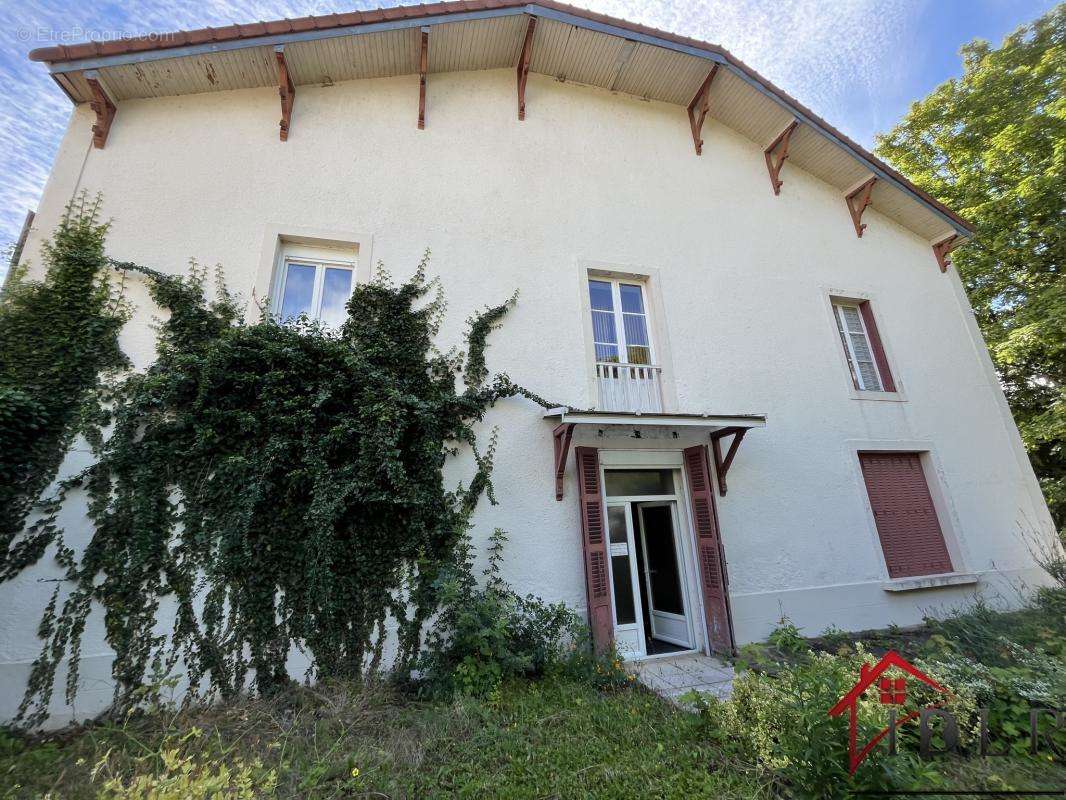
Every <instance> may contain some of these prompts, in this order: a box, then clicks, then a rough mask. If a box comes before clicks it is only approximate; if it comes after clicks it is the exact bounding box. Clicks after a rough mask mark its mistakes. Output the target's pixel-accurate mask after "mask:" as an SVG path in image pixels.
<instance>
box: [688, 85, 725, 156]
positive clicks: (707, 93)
mask: <svg viewBox="0 0 1066 800" xmlns="http://www.w3.org/2000/svg"><path fill="white" fill-rule="evenodd" d="M717 73H718V65H717V64H714V65H713V66H712V67H711V71H710V72H708V73H707V77H706V78H704V79H703V83H702V84H701V85H700V89H699V91H698V92H696V96H695V97H693V98H692V102H691V103H689V104H688V124H689V127H690V128H691V129H692V142H693V144H695V145H696V155H702V154H703V139H702V138H701V136H702V135H703V121H704V120H705V119H707V112H708V111H710V110H711V83H712V82H713V81H714V76H715V75H716V74H717Z"/></svg>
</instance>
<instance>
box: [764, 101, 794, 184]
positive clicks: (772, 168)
mask: <svg viewBox="0 0 1066 800" xmlns="http://www.w3.org/2000/svg"><path fill="white" fill-rule="evenodd" d="M797 125H799V120H798V119H794V120H792V122H790V123H788V125H787V126H785V129H784V130H783V131H781V133H779V134H777V136H776V137H775V138H774V140H773V141H772V142H770V144H769V146H768V147H767V148H766V149H765V150H763V156H764V157H765V158H766V170H767V172H769V173H770V186H771V187H772V188H773V190H774V194H775V195H777V194H781V183H782V181H781V168H782V167H783V166H785V159H786V158H788V143H789V140H790V139H791V138H792V131H794V130H796V126H797ZM775 154H776V156H777V159H776V160H775V159H774V156H775Z"/></svg>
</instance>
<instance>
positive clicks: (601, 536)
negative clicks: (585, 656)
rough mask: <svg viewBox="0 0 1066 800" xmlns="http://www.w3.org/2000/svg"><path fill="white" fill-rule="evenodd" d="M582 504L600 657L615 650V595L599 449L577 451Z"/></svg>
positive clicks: (595, 643)
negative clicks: (612, 646)
mask: <svg viewBox="0 0 1066 800" xmlns="http://www.w3.org/2000/svg"><path fill="white" fill-rule="evenodd" d="M574 453H575V455H576V457H577V480H578V486H579V489H580V501H581V543H582V547H583V549H584V551H585V591H586V593H587V595H588V604H589V605H588V611H589V628H590V629H591V631H592V644H593V647H595V649H596V652H597V653H602V652H603V651H604V650H606V649H607V648H609V647H610V646H611V642H612V641H613V639H614V623H613V622H612V620H611V591H610V580H609V578H608V572H607V519H606V514H605V513H604V509H603V499H602V497H601V494H600V458H599V453H598V452H597V450H596V448H595V447H575V448H574Z"/></svg>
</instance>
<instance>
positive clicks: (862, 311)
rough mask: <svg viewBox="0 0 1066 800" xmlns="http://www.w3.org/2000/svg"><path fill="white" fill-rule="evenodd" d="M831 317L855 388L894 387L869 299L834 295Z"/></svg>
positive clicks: (890, 389) (884, 389) (880, 389)
mask: <svg viewBox="0 0 1066 800" xmlns="http://www.w3.org/2000/svg"><path fill="white" fill-rule="evenodd" d="M833 317H834V318H835V320H836V326H837V333H838V334H839V336H840V343H841V345H842V346H843V348H844V358H845V360H846V361H847V363H848V370H849V371H850V372H851V382H852V385H853V386H854V387H855V389H856V390H858V391H860V392H894V391H896V386H895V382H894V381H893V380H892V373H891V372H890V371H889V369H888V359H887V358H886V357H885V350H884V347H882V345H881V337H880V336H879V335H878V333H877V325H876V323H875V322H874V317H873V311H872V310H871V308H870V303H869V302H868V301H861V302H856V301H850V300H837V299H834V300H833Z"/></svg>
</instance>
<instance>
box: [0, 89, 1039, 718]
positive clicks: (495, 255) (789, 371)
mask: <svg viewBox="0 0 1066 800" xmlns="http://www.w3.org/2000/svg"><path fill="white" fill-rule="evenodd" d="M417 80H418V78H417V76H405V77H398V78H390V79H378V80H366V81H349V82H341V83H337V84H336V85H333V86H330V87H328V88H324V87H316V86H306V87H301V88H300V90H299V93H298V96H297V100H296V108H295V111H294V116H293V124H292V129H291V133H290V136H289V140H288V141H287V142H281V141H279V140H278V135H277V116H278V103H277V90H276V89H270V88H264V89H252V90H243V91H228V92H218V93H214V94H200V95H189V96H179V97H169V98H157V99H147V100H129V101H126V102H124V103H123V104H122V105H121V107H120V113H119V115H118V116H117V118H116V120H115V123H114V125H113V128H112V130H111V132H110V137H109V139H108V142H107V146H106V148H104V149H102V150H98V149H93V148H92V146H91V134H90V128H91V125H92V122H93V115H92V113H91V112H90V111H89V109H88V108H87V107H85V106H79V107H77V108H76V109H75V110H74V112H73V115H72V118H71V122H70V127H69V130H68V133H67V135H66V137H65V139H64V140H63V143H62V145H61V147H60V150H59V153H58V155H57V157H56V161H55V166H54V169H53V173H52V176H51V178H50V180H49V182H48V185H47V188H46V191H45V193H44V197H43V198H42V201H41V205H40V208H39V211H38V214H37V216H36V220H35V222H34V225H33V229H32V230H31V233H30V236H29V239H28V242H27V245H26V248H25V251H24V254H23V261H24V262H29V263H31V265H32V267H31V275H33V274H35V273H37V274H39V271H40V267H41V256H40V246H41V244H42V242H44V241H45V240H46V239H47V238H48V237H49V236H50V234H51V231H52V230H53V229H54V227H55V224H56V222H57V220H58V218H59V216H60V214H61V212H62V209H63V206H64V204H65V203H67V202H68V200H69V199H70V198H71V196H72V195H74V194H75V193H77V192H79V191H81V190H86V191H88V192H89V193H96V192H100V193H102V197H103V213H104V216H105V218H109V219H111V220H112V227H111V230H110V234H109V237H108V242H107V247H108V252H109V255H111V256H112V257H114V258H116V259H120V260H130V261H135V262H138V263H141V264H145V265H149V266H152V267H154V268H157V269H161V270H163V271H166V272H172V273H180V272H182V271H183V270H185V269H186V266H187V261H188V259H190V258H195V259H197V260H198V261H199V262H201V263H204V264H208V265H213V264H215V263H219V264H222V265H223V267H224V270H225V275H226V278H227V281H228V284H229V287H230V289H232V290H234V291H236V292H238V293H240V294H242V295H243V296H244V297H245V298H248V299H250V298H251V297H252V295H253V293H254V295H255V296H256V297H259V298H263V297H267V296H269V294H270V291H271V280H272V270H273V265H274V264H275V261H276V248H277V245H278V241H279V237H282V238H285V237H289V238H300V239H301V240H302V241H315V240H318V241H325V242H330V243H334V244H336V243H343V244H346V246H348V247H349V248H350V249H351V250H352V251H356V250H357V252H358V265H359V268H358V277H359V279H360V280H366V279H367V278H368V277H369V276H370V274H371V270H372V268H373V265H375V264H376V263H377V262H378V261H381V262H383V263H384V264H385V265H386V266H387V268H388V269H389V271H390V272H392V273H393V274H394V275H397V276H399V277H403V276H405V275H407V274H409V273H410V272H411V271H412V270H413V269H414V267H415V265H416V264H417V262H418V260H419V258H420V256H421V254H422V252H423V251H424V250H425V249H426V248H429V249H431V251H432V261H431V264H430V274H431V275H432V276H437V277H439V278H440V280H441V282H442V284H443V288H444V291H445V294H446V297H447V300H448V315H447V320H446V322H445V326H444V328H443V330H442V331H441V334H440V344H441V345H442V347H444V348H447V347H448V346H450V345H453V344H459V343H460V342H461V337H462V333H463V329H464V320H465V319H466V318H467V317H468V316H469V315H470V313H471V312H473V311H475V310H477V309H479V308H481V307H483V306H485V305H486V304H494V303H497V302H499V301H501V300H503V299H505V298H507V297H508V296H509V295H510V294H511V293H512V292H513V291H514V290H515V289H518V290H519V291H520V293H521V294H520V299H519V302H518V304H517V306H516V307H515V308H514V309H513V311H512V312H511V313H510V314H508V316H507V318H506V319H505V321H504V324H503V327H502V329H501V330H500V331H498V332H497V333H495V334H494V335H493V336H492V338H491V340H490V344H491V347H490V349H489V351H488V362H489V368H490V370H492V371H506V372H508V374H509V375H510V376H511V377H512V378H513V379H514V380H515V381H516V382H517V383H520V384H521V385H523V386H525V387H528V388H529V389H531V390H533V391H535V392H537V393H538V394H540V395H542V396H544V397H547V398H550V399H552V400H557V401H558V402H560V403H562V404H569V405H572V406H575V407H591V406H594V405H595V404H596V402H597V397H596V394H595V381H594V378H593V356H592V347H591V336H592V331H591V323H590V322H589V313H588V293H587V284H586V282H587V278H588V270H589V269H593V270H613V271H616V272H619V273H622V274H626V275H631V276H636V277H639V278H642V279H643V280H644V281H645V282H646V284H645V285H646V287H647V296H648V299H649V306H650V309H651V318H652V326H653V336H654V337H655V339H656V343H657V350H658V355H659V358H658V360H659V361H660V362H661V363H662V366H663V371H664V392H663V394H664V405H665V410H668V411H675V412H686V413H698V412H707V413H712V414H737V413H747V412H757V413H761V414H765V415H766V420H767V423H766V426H765V427H763V428H759V429H756V430H752V431H751V432H749V433H748V434H747V436H746V438H745V439H744V441H743V444H742V446H741V447H740V449H739V451H738V454H737V457H736V460H735V462H734V464H733V466H732V468H731V470H730V472H729V490H728V494H727V495H726V496H725V497H719V498H718V515H719V519H720V523H721V534H722V538H723V541H724V549H725V554H726V558H727V559H728V566H729V580H730V599H731V603H732V611H733V624H734V627H735V632H736V638H737V641H738V642H741V643H743V642H747V641H752V640H756V639H759V638H762V637H764V636H765V635H766V634H767V633H768V632H769V631H770V630H771V629H772V627H773V626H774V625H775V624H776V622H777V620H778V618H779V617H781V616H782V614H786V615H788V616H790V617H791V618H792V620H793V621H794V622H795V623H796V624H797V625H798V626H799V627H800V628H801V629H803V630H804V631H805V632H806V633H808V634H810V635H814V634H816V633H818V632H820V631H821V630H823V629H824V628H826V627H827V626H829V625H835V626H837V627H840V628H843V629H853V630H855V629H862V628H870V627H879V626H884V625H888V624H889V623H896V624H900V625H907V624H913V623H916V622H918V621H920V619H921V617H922V616H923V614H926V613H930V612H935V611H936V610H937V609H947V608H949V607H952V606H958V605H961V604H965V603H966V602H967V601H968V599H969V598H970V597H972V595H973V593H974V590H975V588H976V589H977V590H978V591H981V592H985V593H989V594H991V595H998V596H1000V597H1001V598H1002V599H1003V600H1004V601H1005V602H1015V601H1016V600H1017V595H1016V594H1015V593H1014V589H1013V587H1015V586H1019V585H1022V584H1028V585H1032V584H1034V583H1038V582H1040V581H1041V580H1042V577H1041V575H1042V573H1041V571H1040V570H1039V568H1037V567H1036V565H1035V564H1034V561H1033V558H1032V556H1031V555H1030V553H1029V551H1028V549H1027V547H1026V546H1025V543H1024V541H1023V535H1024V534H1026V533H1030V534H1040V533H1041V532H1046V531H1048V530H1050V527H1051V523H1050V519H1049V516H1048V513H1047V509H1046V506H1045V505H1044V502H1043V500H1042V498H1041V495H1040V492H1039V488H1038V485H1037V483H1036V480H1035V478H1034V475H1033V472H1032V470H1031V468H1030V466H1029V463H1028V461H1027V459H1026V456H1025V453H1024V450H1023V448H1022V444H1021V441H1020V439H1019V436H1018V433H1017V430H1016V428H1015V426H1014V423H1013V421H1012V420H1011V418H1010V415H1009V412H1008V410H1007V406H1006V403H1005V400H1004V398H1003V395H1002V392H1001V391H1000V388H999V386H998V384H997V381H996V378H995V374H994V372H993V370H992V366H991V362H990V361H989V359H988V356H987V353H986V352H985V349H984V344H983V342H982V340H981V338H980V334H979V333H978V331H977V328H976V325H975V323H974V320H973V317H972V313H971V311H970V309H969V306H968V303H967V301H966V298H965V295H964V293H963V290H962V287H961V284H960V281H959V278H958V276H957V274H956V272H955V271H954V270H953V269H949V270H948V272H947V273H946V274H942V273H941V271H940V270H939V269H938V268H937V265H936V262H935V261H934V259H933V257H932V254H931V252H930V248H929V242H928V241H926V240H924V239H922V238H920V237H918V236H917V235H915V234H913V233H911V232H910V231H908V230H906V229H904V228H903V227H901V226H899V225H897V224H896V223H895V222H892V221H891V220H889V219H888V218H887V217H884V216H882V215H880V214H879V213H878V212H877V211H876V208H871V209H869V210H868V211H867V212H866V215H865V217H864V221H865V222H867V223H868V228H867V230H866V232H865V235H864V236H863V237H862V238H861V239H860V238H857V237H856V235H855V231H854V229H853V227H852V223H851V220H850V218H849V216H848V212H847V210H846V208H845V205H844V202H843V200H842V198H841V195H840V193H839V191H837V190H836V189H835V188H833V187H831V186H828V185H827V184H825V183H822V182H821V181H819V180H817V179H815V178H813V177H811V176H810V175H808V174H806V173H804V172H803V171H801V170H799V169H797V168H793V167H791V166H790V165H786V166H785V168H784V171H783V173H782V178H783V179H784V186H783V188H782V191H781V194H780V196H775V195H774V194H773V193H772V192H771V191H770V188H769V185H768V181H767V175H766V167H765V165H764V162H763V153H762V148H761V147H760V146H758V145H756V144H754V143H752V142H751V141H749V140H747V139H745V138H743V137H741V136H740V135H738V134H736V133H734V132H732V131H730V130H729V129H727V128H725V127H723V126H721V125H713V124H708V125H707V126H706V127H705V128H704V131H703V138H704V146H703V155H702V156H699V157H697V156H696V155H695V154H694V153H693V148H692V144H691V140H690V138H689V130H688V123H687V120H686V119H685V116H684V113H683V111H682V112H681V113H679V111H678V108H677V107H676V106H672V105H666V104H662V103H658V102H649V101H642V100H637V99H634V98H632V97H629V96H624V95H619V94H613V93H611V92H608V91H605V90H602V89H596V88H590V87H584V86H577V85H573V84H569V83H563V82H559V81H556V80H553V79H550V78H547V77H544V76H540V75H531V76H530V79H529V88H528V90H527V108H528V110H527V117H526V119H525V121H523V122H519V121H517V120H516V118H515V110H514V106H515V98H514V91H515V89H514V80H515V79H514V73H513V71H511V70H498V71H484V72H465V73H449V74H442V75H434V76H432V77H431V85H430V91H429V99H428V103H427V125H426V128H425V130H418V129H417V128H416V126H415V99H414V98H415V97H416V92H417V90H416V87H417ZM129 294H130V299H131V300H132V302H133V303H134V304H135V305H136V308H137V311H136V314H135V316H134V318H133V319H132V320H131V322H130V323H129V324H128V326H127V327H126V329H125V331H124V332H123V335H122V343H123V346H124V348H125V349H126V351H127V352H128V353H129V354H130V355H131V356H132V357H133V358H134V360H135V362H136V363H137V364H138V365H140V366H143V365H145V364H146V363H148V362H149V361H150V359H151V357H152V342H153V337H154V333H153V331H152V329H151V323H152V317H153V316H154V315H158V313H159V312H158V310H157V309H155V308H154V307H153V306H152V304H151V302H150V301H149V300H148V298H147V295H146V293H145V292H144V291H143V289H142V287H141V286H140V285H139V284H138V283H137V281H136V279H134V280H133V281H132V285H131V286H130V290H129ZM831 295H832V296H844V297H849V298H855V299H868V300H869V301H870V302H871V304H872V305H873V307H874V308H875V310H876V315H877V321H878V327H879V331H880V335H881V338H882V340H883V342H884V346H885V350H886V352H887V356H888V359H889V362H890V364H891V367H892V372H893V375H894V378H895V381H896V384H897V387H898V390H899V391H898V392H897V393H895V394H894V395H892V396H883V397H880V398H877V399H873V398H870V397H863V396H860V395H859V394H858V393H856V392H855V391H854V390H853V389H852V387H851V382H850V379H849V376H848V371H847V365H846V362H845V360H844V355H843V352H842V349H841V344H840V340H839V338H838V337H837V334H836V330H835V327H834V321H833V317H832V312H831V308H830V303H829V297H830V296H831ZM250 307H252V304H251V303H250ZM493 425H495V426H498V427H499V451H498V456H497V460H496V467H495V472H494V483H495V486H496V494H497V496H498V498H499V501H500V502H499V505H497V506H490V505H488V504H487V503H485V504H483V505H482V507H481V508H480V509H479V511H478V513H477V518H476V530H477V532H478V535H479V536H485V535H487V534H488V533H489V532H491V530H492V529H493V528H494V527H501V528H503V529H505V530H506V531H507V532H508V533H509V535H510V543H509V545H508V549H507V552H506V558H505V565H504V571H505V577H506V578H507V579H508V580H509V581H511V582H512V583H513V585H514V586H515V588H516V589H517V590H519V591H520V592H523V593H524V592H533V593H535V594H538V595H540V596H542V597H543V598H545V599H547V600H563V601H565V602H567V603H569V604H571V605H572V606H573V607H575V608H576V609H579V610H584V608H585V603H586V591H585V578H584V574H583V566H582V565H583V561H582V545H581V526H580V517H579V508H578V504H577V500H576V496H577V489H576V478H575V475H574V465H573V457H572V456H571V458H570V459H569V461H568V463H567V472H566V476H565V488H566V496H565V497H564V498H563V500H562V501H556V499H555V477H554V469H553V466H554V465H553V450H552V438H551V432H552V427H553V424H552V422H551V421H550V420H545V419H544V418H543V413H542V410H541V409H539V408H537V407H536V406H534V405H532V404H531V403H529V402H527V401H525V400H523V399H514V400H509V401H507V402H504V403H501V404H500V405H499V406H498V407H497V408H496V409H494V410H493V411H492V412H490V414H489V415H488V418H487V420H486V423H485V431H486V432H487V431H488V430H489V428H490V427H491V426H493ZM707 441H708V440H707V434H706V432H693V433H685V432H684V431H682V432H681V433H680V435H679V438H678V439H673V438H672V437H668V438H665V439H656V438H649V437H644V438H642V439H640V440H634V439H632V438H631V437H629V436H627V435H625V434H622V433H611V434H609V435H607V436H605V437H600V436H598V435H597V433H596V432H595V431H586V430H585V429H584V428H579V429H578V431H577V433H576V434H575V439H574V444H575V445H581V444H585V445H589V446H593V447H600V448H610V449H620V450H639V449H641V448H646V449H652V450H677V449H679V448H680V447H683V446H688V445H692V444H706V443H707ZM878 449H887V450H908V451H920V452H923V453H925V454H926V455H925V456H924V459H925V461H924V463H925V465H926V470H927V476H928V478H929V482H930V487H931V491H932V494H933V497H934V501H935V503H936V507H937V515H938V517H939V519H940V522H941V525H942V527H943V529H944V531H945V536H946V538H947V539H948V542H949V548H950V549H951V550H952V556H953V562H955V566H956V572H959V573H967V574H975V575H976V576H977V577H978V583H977V584H976V586H975V585H974V584H972V583H969V584H966V585H959V586H950V587H936V588H928V589H920V590H914V591H906V592H898V591H888V590H886V582H887V581H888V573H887V571H886V567H885V562H884V558H883V555H882V551H881V548H880V545H879V542H878V537H877V532H876V529H875V526H874V521H873V516H872V513H871V509H870V504H869V500H868V498H867V494H866V490H865V487H864V484H863V478H862V474H861V471H860V468H859V462H858V458H857V455H856V454H857V452H858V451H859V450H878ZM77 457H78V456H77V455H75V456H72V460H76V459H77ZM467 466H468V465H465V464H463V463H456V464H455V465H453V467H454V469H455V475H456V476H457V477H458V476H460V475H462V474H463V470H464V468H465V467H467ZM67 520H68V525H70V526H76V525H78V524H79V519H78V516H77V514H76V513H74V512H71V513H70V514H68V515H67ZM88 535H89V534H88V531H85V532H84V536H85V537H88ZM72 538H74V539H77V536H76V535H75V536H72ZM54 573H55V569H54V568H53V567H52V566H50V565H49V564H48V563H44V562H42V564H41V565H40V566H39V568H37V569H35V570H32V571H30V572H27V573H26V574H24V575H22V576H20V577H19V578H18V579H16V580H14V581H12V582H10V583H8V584H5V585H2V586H0V607H3V608H4V609H5V612H4V614H3V615H2V616H0V717H2V718H7V717H10V716H11V715H12V713H13V710H14V708H15V706H16V705H17V702H18V699H19V697H20V696H21V691H22V686H23V681H24V680H25V675H26V673H27V671H28V667H29V663H30V662H31V661H32V659H33V658H34V657H35V656H36V655H37V652H38V649H39V646H40V643H39V641H38V639H37V638H36V635H35V629H36V626H37V622H38V619H39V615H40V611H41V609H42V608H43V607H44V604H45V603H46V602H47V600H48V598H49V596H50V594H51V591H52V589H53V586H54V585H53V584H52V583H42V582H40V580H39V579H40V578H42V577H48V576H49V575H51V574H54ZM896 588H898V587H896ZM94 623H95V625H94V626H90V628H89V630H88V631H87V633H86V639H85V643H84V645H83V653H84V655H85V658H86V660H85V666H84V671H85V681H86V687H87V690H86V692H85V694H84V696H83V699H82V700H81V701H80V702H82V703H84V707H81V708H79V709H78V712H84V713H88V712H91V711H94V710H96V708H98V707H99V705H100V704H101V703H103V702H105V701H106V699H107V698H108V697H109V695H108V693H107V691H106V688H107V681H106V676H107V674H108V659H107V647H106V645H105V643H104V641H103V638H102V633H101V630H100V627H99V620H94ZM58 710H59V705H58V700H57V711H58ZM62 713H69V710H68V711H65V712H62Z"/></svg>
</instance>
